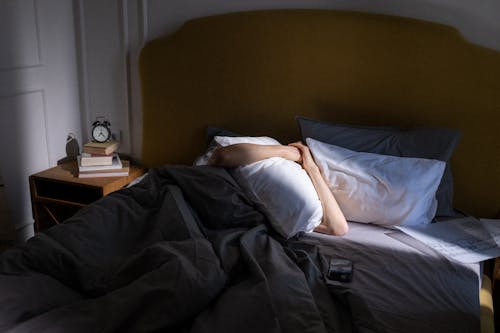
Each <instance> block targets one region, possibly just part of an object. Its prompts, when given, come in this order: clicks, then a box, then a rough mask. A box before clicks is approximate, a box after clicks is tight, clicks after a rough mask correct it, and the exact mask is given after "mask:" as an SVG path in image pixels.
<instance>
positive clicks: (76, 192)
mask: <svg viewBox="0 0 500 333" xmlns="http://www.w3.org/2000/svg"><path fill="white" fill-rule="evenodd" d="M33 183H34V188H35V190H36V195H37V197H38V199H39V200H41V199H44V198H45V199H53V200H63V201H66V202H72V203H79V204H83V205H88V204H89V203H92V202H94V201H96V200H97V199H99V198H101V197H102V196H103V195H102V188H99V187H89V186H79V185H78V184H71V183H62V182H56V181H53V180H50V179H43V178H35V179H34V180H33Z"/></svg>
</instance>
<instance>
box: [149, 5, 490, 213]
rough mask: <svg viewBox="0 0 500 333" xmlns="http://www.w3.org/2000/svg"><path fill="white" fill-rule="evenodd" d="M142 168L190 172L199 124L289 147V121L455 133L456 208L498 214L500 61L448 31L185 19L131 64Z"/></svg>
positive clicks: (261, 16)
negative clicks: (137, 88) (137, 92)
mask: <svg viewBox="0 0 500 333" xmlns="http://www.w3.org/2000/svg"><path fill="white" fill-rule="evenodd" d="M140 74H141V81H142V82H141V86H142V101H143V149H142V162H143V163H144V164H145V165H147V166H157V165H161V164H164V163H192V161H193V159H194V158H195V157H196V156H197V155H198V154H200V153H201V152H202V151H203V149H204V147H205V129H206V126H207V125H215V126H219V127H224V128H227V129H230V130H233V131H237V132H240V133H243V134H247V135H271V136H274V137H276V138H278V139H280V140H282V142H289V141H294V140H298V139H299V132H298V129H297V125H296V124H295V120H294V116H295V115H303V116H307V117H310V118H315V119H320V120H326V121H335V122H337V123H350V124H363V125H384V126H403V127H410V126H435V127H451V128H458V129H460V130H461V131H462V139H461V142H460V143H459V145H458V147H457V149H456V151H455V154H454V156H453V159H452V167H453V173H454V179H455V207H457V208H459V209H462V210H464V211H466V212H469V213H472V214H475V215H478V216H483V217H492V216H494V215H495V214H496V213H497V212H498V211H499V210H500V195H499V194H498V191H499V188H500V140H499V138H500V137H499V133H498V132H499V129H500V53H499V52H497V51H493V50H489V49H485V48H482V47H479V46H476V45H473V44H471V43H469V42H467V41H465V40H464V39H463V38H462V37H461V36H460V34H459V33H458V32H457V31H456V30H454V29H452V28H450V27H446V26H442V25H438V24H433V23H428V22H423V21H418V20H412V19H404V18H398V17H390V16H384V15H373V14H361V13H353V12H338V11H322V10H274V11H255V12H243V13H233V14H226V15H220V16H212V17H206V18H201V19H195V20H192V21H189V22H187V23H185V24H184V25H183V26H182V27H181V28H180V29H179V30H178V31H177V32H176V33H174V34H173V35H170V36H167V37H165V38H161V39H157V40H153V41H151V42H149V43H148V44H147V45H146V46H145V47H144V49H143V50H142V53H141V57H140Z"/></svg>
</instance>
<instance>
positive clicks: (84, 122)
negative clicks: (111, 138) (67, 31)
mask: <svg viewBox="0 0 500 333" xmlns="http://www.w3.org/2000/svg"><path fill="white" fill-rule="evenodd" d="M73 6H74V8H73V15H74V16H75V32H76V33H75V39H76V43H75V44H76V45H77V50H76V58H77V71H78V91H79V95H80V96H79V104H80V121H81V127H82V141H85V142H86V141H88V133H89V131H90V128H89V125H88V124H89V119H90V117H89V105H90V96H89V90H88V86H89V80H88V68H87V42H86V33H85V9H84V0H74V2H73Z"/></svg>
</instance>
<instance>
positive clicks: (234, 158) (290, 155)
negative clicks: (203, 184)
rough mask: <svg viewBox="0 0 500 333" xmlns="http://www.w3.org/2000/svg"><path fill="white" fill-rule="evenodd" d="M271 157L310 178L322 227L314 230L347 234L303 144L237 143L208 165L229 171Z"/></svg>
mask: <svg viewBox="0 0 500 333" xmlns="http://www.w3.org/2000/svg"><path fill="white" fill-rule="evenodd" d="M271 157H282V158H286V159H288V160H291V161H294V162H297V163H299V164H300V165H301V166H302V168H303V169H304V170H305V171H306V172H307V174H308V175H309V178H311V181H312V183H313V185H314V188H315V189H316V192H317V193H318V197H319V200H320V201H321V205H322V208H323V218H322V220H321V224H320V225H319V226H317V227H316V228H315V229H314V231H316V232H321V233H325V234H331V235H335V236H342V235H344V234H345V233H347V231H348V229H349V227H348V225H347V221H346V219H345V217H344V214H343V213H342V211H341V210H340V207H339V205H338V204H337V201H336V200H335V197H334V196H333V194H332V192H331V191H330V189H329V188H328V185H327V183H326V182H325V180H324V178H323V176H322V175H321V172H320V170H319V168H318V166H317V165H316V163H315V162H314V158H313V157H312V155H311V152H310V151H309V148H308V147H307V146H305V145H304V144H302V142H294V143H291V144H289V145H288V146H285V145H258V144H252V143H239V144H233V145H229V146H226V147H219V148H217V149H216V150H215V151H214V153H213V154H212V156H211V157H210V159H209V161H208V164H209V165H214V166H223V167H230V168H231V167H238V166H241V165H246V164H251V163H254V162H257V161H260V160H263V159H266V158H271Z"/></svg>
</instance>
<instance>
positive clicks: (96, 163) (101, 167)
mask: <svg viewBox="0 0 500 333" xmlns="http://www.w3.org/2000/svg"><path fill="white" fill-rule="evenodd" d="M117 149H118V142H115V141H109V142H89V143H86V144H84V145H83V152H82V154H81V155H80V156H78V178H92V177H123V176H128V174H129V171H130V163H129V161H125V160H121V159H120V156H119V155H118V153H116V150H117Z"/></svg>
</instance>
